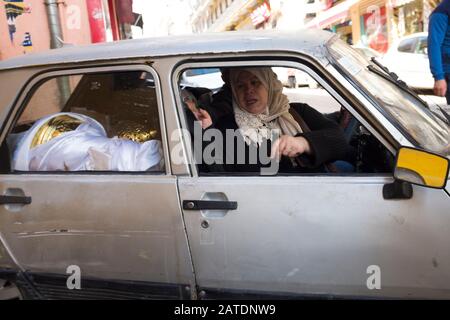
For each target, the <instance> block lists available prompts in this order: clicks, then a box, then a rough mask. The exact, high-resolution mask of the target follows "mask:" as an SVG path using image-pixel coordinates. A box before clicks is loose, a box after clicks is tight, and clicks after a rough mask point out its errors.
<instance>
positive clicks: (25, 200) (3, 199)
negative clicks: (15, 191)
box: [0, 195, 31, 205]
mask: <svg viewBox="0 0 450 320" xmlns="http://www.w3.org/2000/svg"><path fill="white" fill-rule="evenodd" d="M1 204H31V197H22V196H3V195H0V205H1Z"/></svg>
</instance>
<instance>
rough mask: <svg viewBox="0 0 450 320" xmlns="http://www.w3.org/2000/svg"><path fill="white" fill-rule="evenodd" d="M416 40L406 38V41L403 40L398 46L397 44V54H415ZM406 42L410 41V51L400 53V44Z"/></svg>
mask: <svg viewBox="0 0 450 320" xmlns="http://www.w3.org/2000/svg"><path fill="white" fill-rule="evenodd" d="M417 39H418V38H407V39H403V40H401V41H400V42H399V43H398V44H397V52H399V53H410V54H415V51H416V48H417ZM406 41H412V44H411V50H412V51H401V50H400V46H401V44H402V43H404V42H406Z"/></svg>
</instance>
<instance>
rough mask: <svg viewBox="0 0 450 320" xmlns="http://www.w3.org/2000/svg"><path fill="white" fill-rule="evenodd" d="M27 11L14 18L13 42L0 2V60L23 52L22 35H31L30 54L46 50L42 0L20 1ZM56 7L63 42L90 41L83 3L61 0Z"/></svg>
mask: <svg viewBox="0 0 450 320" xmlns="http://www.w3.org/2000/svg"><path fill="white" fill-rule="evenodd" d="M24 3H25V4H26V5H27V6H29V7H30V8H31V12H30V13H23V14H22V15H20V16H18V17H16V19H15V26H16V32H15V33H14V42H13V43H11V41H10V38H9V31H8V23H7V19H6V13H5V2H3V1H0V60H3V59H7V58H11V57H14V56H18V55H22V54H25V53H26V50H25V48H24V47H23V46H22V41H23V40H24V36H25V32H29V33H30V34H31V40H32V43H33V47H32V49H31V52H40V51H44V50H48V49H49V48H50V33H49V28H48V22H47V13H46V9H45V5H44V1H43V0H24ZM64 3H65V5H63V4H61V5H60V17H61V25H62V29H63V37H64V41H65V42H69V43H73V44H86V43H90V42H91V36H90V29H89V21H88V17H87V10H86V2H85V1H84V0H65V1H64Z"/></svg>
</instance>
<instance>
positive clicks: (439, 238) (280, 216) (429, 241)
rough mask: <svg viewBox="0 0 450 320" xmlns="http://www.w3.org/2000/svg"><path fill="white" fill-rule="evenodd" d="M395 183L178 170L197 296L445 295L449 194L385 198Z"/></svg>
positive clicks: (449, 275)
mask: <svg viewBox="0 0 450 320" xmlns="http://www.w3.org/2000/svg"><path fill="white" fill-rule="evenodd" d="M255 63H257V62H255ZM260 63H261V62H260ZM315 78H316V79H317V80H318V81H319V82H320V84H321V85H322V86H323V87H324V88H325V89H327V90H328V91H329V92H333V90H332V89H331V88H330V86H329V85H328V84H327V82H326V81H323V80H320V75H316V76H315ZM335 93H336V92H335ZM335 93H334V94H335ZM334 94H333V95H334ZM337 99H338V100H339V101H341V100H342V99H339V97H337ZM345 106H349V107H350V109H351V110H353V111H352V112H356V111H354V109H353V108H351V106H350V105H345ZM354 115H355V114H354ZM357 118H358V119H363V117H362V116H360V115H358V117H357ZM365 125H367V128H368V130H370V132H372V134H374V135H375V136H380V134H379V133H376V130H374V128H372V127H371V126H370V125H369V124H368V123H365ZM384 143H386V141H384ZM389 148H392V146H389ZM391 183H393V178H392V175H391V174H382V173H378V174H377V173H373V174H347V175H346V174H340V175H333V174H328V175H327V174H325V175H324V174H322V175H309V176H308V175H303V176H301V175H298V176H242V175H241V176H236V174H228V175H226V174H221V175H216V176H196V174H195V170H194V176H192V177H180V179H179V190H180V200H181V201H182V205H183V215H184V219H185V223H186V230H187V233H188V238H189V243H190V246H191V251H192V259H193V263H194V269H195V273H196V280H197V285H198V288H199V297H201V298H206V299H207V298H219V297H222V298H224V297H268V296H271V297H288V296H298V295H305V296H308V295H319V296H325V297H328V296H359V297H366V296H367V297H368V296H378V297H403V298H406V297H450V271H449V270H450V268H449V267H450V253H449V251H448V249H447V247H448V243H449V242H450V233H449V230H450V215H449V214H448V213H449V210H448V209H449V195H448V194H446V193H445V191H443V190H436V189H427V188H424V187H419V186H414V188H413V192H414V194H413V197H412V198H410V199H391V200H388V199H386V198H385V197H384V196H383V188H384V186H385V185H386V184H391Z"/></svg>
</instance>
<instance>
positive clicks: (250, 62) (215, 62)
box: [171, 53, 397, 177]
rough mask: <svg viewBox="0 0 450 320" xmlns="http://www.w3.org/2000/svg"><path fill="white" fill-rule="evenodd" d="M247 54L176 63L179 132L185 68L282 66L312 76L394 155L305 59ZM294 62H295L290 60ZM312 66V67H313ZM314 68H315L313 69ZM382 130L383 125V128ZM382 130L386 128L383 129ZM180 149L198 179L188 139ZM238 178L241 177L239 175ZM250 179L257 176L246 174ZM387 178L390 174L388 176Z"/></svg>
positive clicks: (182, 119)
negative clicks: (180, 81)
mask: <svg viewBox="0 0 450 320" xmlns="http://www.w3.org/2000/svg"><path fill="white" fill-rule="evenodd" d="M249 57H250V55H242V56H241V57H236V55H233V56H232V57H229V56H221V57H220V58H219V57H216V58H215V59H211V58H210V59H208V58H205V60H204V61H180V63H179V64H178V65H177V66H176V67H175V68H174V70H173V72H172V76H171V83H172V87H173V90H172V95H173V96H174V101H175V103H176V110H177V114H178V117H179V123H180V126H181V129H187V128H186V118H185V115H184V111H183V104H182V102H181V98H180V90H179V89H180V87H179V79H181V76H182V74H183V72H184V71H186V70H187V69H192V68H208V67H209V68H220V67H237V66H271V67H286V68H294V69H298V70H300V71H303V72H306V73H307V74H308V75H309V76H310V77H312V78H313V79H314V80H315V81H316V82H317V83H318V84H320V85H321V86H322V87H323V88H324V89H325V90H326V91H327V92H328V94H329V95H330V96H331V97H332V98H334V99H335V100H336V101H337V102H338V103H340V104H341V105H342V106H344V108H346V109H347V110H348V111H349V112H350V113H351V114H352V115H353V116H354V117H355V118H356V119H357V120H358V121H359V122H360V123H361V124H362V125H363V126H364V127H365V128H366V129H367V130H368V131H369V132H370V133H371V134H372V135H373V136H374V137H375V138H376V139H377V140H378V141H379V142H380V143H381V144H382V145H383V146H384V147H385V148H386V149H387V150H388V151H389V152H391V153H392V155H393V156H395V155H396V149H397V148H396V147H394V146H393V145H392V144H391V143H389V142H388V141H387V139H385V138H384V137H383V135H382V134H380V133H379V132H378V131H377V129H376V128H375V127H374V126H372V125H371V124H370V123H369V121H367V119H366V118H365V117H364V116H363V115H361V114H360V113H359V112H358V111H357V110H356V109H355V108H354V107H353V106H352V105H351V104H350V103H349V102H348V101H347V100H346V99H345V98H344V95H343V94H342V93H339V92H338V91H336V90H335V89H334V88H333V86H332V85H331V84H330V83H329V80H326V79H325V77H323V76H320V75H319V74H318V72H320V71H318V72H316V71H315V70H314V69H313V68H311V67H309V66H308V65H310V64H311V62H309V61H307V60H302V59H301V57H299V55H295V56H292V55H287V54H276V53H273V54H271V55H270V56H268V55H261V54H252V55H251V58H250V59H249ZM293 60H295V61H293ZM313 67H314V65H313ZM316 67H317V66H316ZM383 127H384V126H383ZM384 130H386V128H384ZM183 147H184V150H185V151H186V152H187V157H188V158H189V159H191V160H190V161H189V163H188V165H189V166H188V167H189V174H190V175H191V177H202V175H199V171H198V166H197V165H196V164H195V163H194V161H193V158H194V157H193V154H192V153H193V146H192V145H191V141H190V139H186V138H185V137H183ZM374 175H375V176H377V177H378V176H382V177H386V173H375V174H367V173H349V174H347V173H338V174H336V173H334V174H330V173H298V174H289V175H285V174H277V175H274V176H273V177H279V176H292V177H301V176H326V177H337V176H345V177H352V176H353V177H362V176H374ZM211 176H214V177H233V176H239V174H235V173H231V174H230V173H228V175H226V174H220V173H217V174H214V175H211ZM241 176H242V175H241ZM249 176H252V177H257V175H249ZM389 176H391V174H389ZM261 177H264V176H261Z"/></svg>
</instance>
